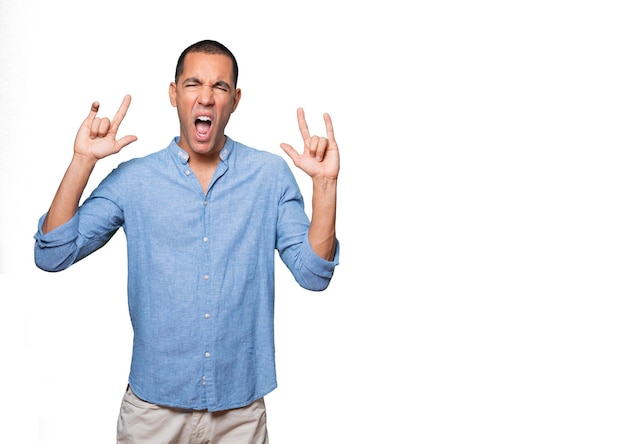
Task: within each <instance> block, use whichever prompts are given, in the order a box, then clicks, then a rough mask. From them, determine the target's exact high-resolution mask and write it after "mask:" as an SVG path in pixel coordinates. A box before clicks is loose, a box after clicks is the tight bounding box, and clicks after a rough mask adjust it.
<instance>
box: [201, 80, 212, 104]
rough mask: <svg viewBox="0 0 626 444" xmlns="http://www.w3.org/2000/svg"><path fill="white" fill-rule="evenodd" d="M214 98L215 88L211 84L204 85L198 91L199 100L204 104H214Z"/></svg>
mask: <svg viewBox="0 0 626 444" xmlns="http://www.w3.org/2000/svg"><path fill="white" fill-rule="evenodd" d="M213 99H214V95H213V88H211V86H210V85H204V86H202V88H200V90H199V92H198V102H200V103H201V104H202V105H211V104H213Z"/></svg>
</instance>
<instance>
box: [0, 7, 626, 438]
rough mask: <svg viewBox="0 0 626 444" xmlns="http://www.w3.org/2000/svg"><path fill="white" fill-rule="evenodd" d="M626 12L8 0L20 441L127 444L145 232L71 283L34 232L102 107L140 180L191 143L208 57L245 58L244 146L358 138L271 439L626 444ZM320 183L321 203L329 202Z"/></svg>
mask: <svg viewBox="0 0 626 444" xmlns="http://www.w3.org/2000/svg"><path fill="white" fill-rule="evenodd" d="M621 4H622V2H620V1H603V0H594V1H555V0H543V1H532V0H531V1H524V2H522V1H519V2H498V1H486V0H479V1H474V2H464V1H459V0H457V1H437V2H434V1H433V2H406V1H399V0H388V1H386V2H369V1H362V2H350V3H348V2H343V3H342V2H340V1H332V2H331V1H325V0H324V1H319V0H318V1H308V2H306V3H303V2H289V1H284V2H280V1H266V2H257V1H249V2H244V1H221V2H213V1H207V0H204V1H193V2H191V1H177V2H132V1H121V0H112V1H108V2H86V1H80V2H79V1H71V0H57V1H54V2H48V1H43V0H19V1H18V0H3V1H1V2H0V112H1V115H0V141H1V142H2V146H1V147H0V205H1V206H0V295H1V297H0V303H1V305H0V338H1V339H0V341H1V343H0V345H1V350H2V366H1V370H0V378H1V379H0V399H1V400H2V402H1V406H2V407H0V409H2V412H1V414H0V436H1V437H0V440H1V441H2V442H7V443H18V444H21V443H35V442H39V443H45V444H57V443H63V444H67V443H86V442H88V443H90V444H99V443H111V442H114V436H115V424H116V419H117V414H118V408H119V402H120V400H121V396H122V392H123V390H124V387H125V384H126V377H127V372H128V365H129V361H130V344H131V339H132V332H131V330H130V325H129V321H128V314H127V309H126V300H125V279H126V270H125V247H124V237H123V234H121V233H120V234H118V235H117V236H116V237H115V238H114V239H113V240H112V241H111V243H110V244H109V245H107V246H106V247H105V248H104V249H102V250H101V251H99V252H98V253H97V254H94V255H93V256H91V257H90V258H88V259H87V260H85V261H83V262H82V263H79V264H77V265H75V266H74V267H72V268H71V269H69V270H67V271H64V272H62V273H56V274H49V273H44V272H42V271H39V270H37V269H36V268H35V266H34V264H33V261H32V248H33V239H32V236H33V234H34V232H35V229H36V223H37V220H38V218H39V216H41V214H43V212H45V211H46V209H47V207H48V205H49V203H50V201H51V199H52V196H53V194H54V192H55V190H56V186H57V185H58V183H59V181H60V179H61V176H62V174H63V172H64V171H65V167H66V166H67V164H68V162H69V159H70V156H71V151H72V144H73V139H74V135H75V133H76V130H77V129H78V126H79V125H80V123H81V121H82V120H83V118H84V117H85V116H86V115H87V113H88V111H89V107H90V105H91V102H92V101H93V100H99V101H100V102H101V104H102V106H101V115H103V116H112V115H113V113H114V112H115V110H117V107H118V106H119V104H120V102H121V100H122V97H123V95H124V94H126V93H130V94H132V96H133V103H132V104H131V108H130V110H129V113H128V115H127V117H126V119H125V120H124V122H123V125H122V127H121V129H120V135H123V134H135V135H137V136H138V137H139V140H138V141H137V142H135V143H134V144H132V145H130V146H129V147H127V148H126V149H125V150H124V151H123V152H121V153H120V154H118V155H117V156H116V157H113V158H109V159H106V160H104V161H102V162H101V164H100V165H99V166H98V167H97V169H96V171H95V172H94V175H93V181H92V182H91V183H90V185H89V189H91V188H93V185H94V184H95V183H97V181H98V180H99V179H100V178H101V177H103V176H104V174H106V173H107V172H108V171H109V170H110V169H111V168H112V167H114V166H115V165H116V164H117V163H119V162H120V161H122V160H124V159H127V158H130V157H135V156H139V155H144V154H147V153H149V152H152V151H155V150H157V149H160V148H162V147H164V146H165V145H166V144H167V143H168V142H169V141H170V139H171V137H173V136H174V135H176V134H177V130H178V124H177V119H176V113H175V109H174V108H172V107H171V106H170V105H169V102H168V97H167V89H168V84H169V82H170V81H171V80H172V79H173V74H174V68H175V63H176V59H177V57H178V55H179V53H180V52H181V51H182V50H183V49H184V48H185V47H186V46H188V45H189V44H191V43H193V42H195V41H197V40H201V39H205V38H211V39H217V40H220V41H221V42H223V43H224V44H226V45H227V46H228V47H229V48H230V49H231V50H232V51H233V52H234V53H235V55H236V56H237V58H238V61H239V64H240V70H241V76H240V84H239V86H240V87H241V88H242V90H243V97H242V101H241V104H240V107H239V109H238V110H237V112H236V113H235V114H234V115H233V117H232V119H231V123H230V126H229V128H228V130H227V133H228V134H229V135H230V136H231V137H233V138H234V139H236V140H239V141H241V142H243V143H247V144H250V145H253V146H256V147H258V148H262V149H266V150H268V151H274V152H276V153H279V154H281V155H284V154H283V153H282V150H281V149H280V147H279V144H280V143H281V142H289V143H292V144H299V142H300V139H299V133H298V130H297V124H296V118H295V112H296V108H297V107H298V106H303V107H304V108H305V111H306V112H307V116H308V120H309V125H310V127H311V130H312V131H313V132H317V133H322V132H323V124H322V117H321V116H322V113H323V112H326V111H328V112H329V113H330V114H331V116H332V118H333V120H334V123H335V130H336V136H337V140H338V143H339V148H340V153H341V160H342V169H341V176H340V181H341V182H340V190H339V192H340V195H339V213H338V221H337V225H338V236H339V239H340V241H341V243H342V256H341V264H340V265H339V267H338V268H337V270H336V274H335V277H334V280H333V282H332V283H331V285H330V287H329V289H328V290H327V291H326V292H324V293H310V292H306V291H304V290H301V289H299V288H298V287H297V286H296V285H295V283H294V282H293V280H292V279H291V277H290V276H288V275H287V274H286V272H285V269H284V267H283V266H282V265H281V264H279V266H278V268H279V272H278V282H277V300H276V330H277V364H278V379H279V388H278V389H277V390H276V391H275V392H273V393H272V394H270V395H268V397H267V398H266V401H267V406H268V421H269V431H270V437H271V440H272V443H273V444H283V443H287V444H293V443H298V444H306V443H316V444H317V443H320V442H323V443H341V444H345V443H357V442H358V443H374V442H377V443H378V442H383V443H428V444H435V443H467V442H480V443H483V444H484V443H498V444H501V443H507V444H509V443H533V444H536V443H550V444H552V443H603V444H609V443H624V442H625V441H626V428H624V415H626V402H625V399H626V378H625V377H624V375H625V374H626V358H625V355H624V342H625V339H626V335H625V334H626V323H625V322H624V312H625V309H626V302H625V301H624V296H625V295H626V293H625V290H626V285H625V280H624V270H625V268H626V236H625V227H626V210H625V207H624V198H625V196H626V175H625V174H624V166H625V161H626V153H625V139H626V137H625V131H624V128H625V126H624V123H625V122H626V82H625V80H624V79H626V62H625V60H626V59H625V54H626V51H625V50H626V27H625V26H624V23H625V21H626V14H625V12H624V10H623V9H622V8H621ZM296 177H297V178H298V180H299V181H300V183H301V187H302V191H303V193H304V194H305V196H307V199H308V196H309V195H310V183H309V182H308V180H307V179H308V178H307V177H304V176H303V173H301V172H300V171H299V170H298V171H297V172H296Z"/></svg>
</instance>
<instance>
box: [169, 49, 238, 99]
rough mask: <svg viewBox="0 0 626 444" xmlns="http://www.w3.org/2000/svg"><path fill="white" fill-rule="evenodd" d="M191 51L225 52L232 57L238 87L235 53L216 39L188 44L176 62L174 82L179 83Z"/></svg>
mask: <svg viewBox="0 0 626 444" xmlns="http://www.w3.org/2000/svg"><path fill="white" fill-rule="evenodd" d="M190 52H203V53H205V54H223V55H225V56H228V57H230V60H232V62H233V79H234V80H235V88H236V87H237V78H238V77H239V66H238V65H237V59H235V55H234V54H233V53H232V52H231V51H230V49H228V48H227V47H226V46H224V45H223V44H221V43H220V42H217V41H215V40H200V41H199V42H196V43H194V44H193V45H190V46H188V47H187V48H186V49H185V50H184V51H183V52H182V53H181V54H180V57H178V63H176V73H175V74H174V82H176V83H178V78H179V77H180V75H181V74H182V73H183V69H184V68H185V56H186V55H187V54H189V53H190Z"/></svg>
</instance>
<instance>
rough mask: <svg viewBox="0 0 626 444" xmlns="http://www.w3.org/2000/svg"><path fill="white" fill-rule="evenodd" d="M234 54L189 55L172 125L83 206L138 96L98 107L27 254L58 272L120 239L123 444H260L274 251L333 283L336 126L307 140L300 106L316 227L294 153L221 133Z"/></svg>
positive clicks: (306, 283)
mask: <svg viewBox="0 0 626 444" xmlns="http://www.w3.org/2000/svg"><path fill="white" fill-rule="evenodd" d="M237 77H238V67H237V62H236V59H235V57H234V56H233V54H232V53H231V52H230V50H228V49H227V48H226V47H225V46H224V45H222V44H221V43H219V42H216V41H212V40H204V41H200V42H197V43H195V44H193V45H191V46H190V47H188V48H187V49H185V50H184V51H183V52H182V54H181V55H180V58H179V60H178V64H177V67H176V75H175V80H174V82H172V83H171V84H170V89H169V95H170V101H171V103H172V105H173V106H175V107H176V108H177V111H178V117H179V121H180V134H179V136H177V137H174V138H173V139H172V141H171V142H170V144H169V146H168V147H167V148H165V149H163V150H160V151H157V152H155V153H152V154H150V155H148V156H145V157H143V158H137V159H132V160H130V161H127V162H123V163H121V164H120V165H119V166H118V167H117V168H116V169H114V170H113V171H112V172H111V173H110V174H109V175H108V176H107V177H106V178H105V179H104V180H103V181H102V182H101V183H100V184H99V185H98V186H97V187H96V189H95V190H94V191H93V192H92V193H91V195H90V196H89V198H88V199H86V200H85V202H84V203H83V204H82V205H80V204H79V201H80V199H81V196H82V194H83V192H84V190H85V187H86V184H87V181H88V179H89V176H90V174H91V172H92V171H93V169H94V167H95V165H96V163H97V161H98V160H99V159H102V158H104V157H106V156H109V155H111V154H114V153H117V152H119V151H120V150H121V149H122V148H124V147H125V146H127V145H128V144H130V143H132V142H134V141H135V140H137V138H136V137H135V136H124V137H120V138H117V131H118V128H119V126H120V124H121V122H122V120H123V119H124V116H125V115H126V112H127V110H128V108H129V105H130V101H131V98H130V96H126V97H125V98H124V100H123V101H122V104H121V106H120V108H119V110H118V111H117V113H116V114H115V116H114V117H113V119H112V120H109V119H107V118H100V117H97V112H98V108H99V104H98V102H94V103H93V105H92V107H91V110H90V112H89V114H88V116H87V118H86V119H85V120H84V122H83V123H82V125H81V127H80V129H79V130H78V133H77V136H76V139H75V142H74V155H73V158H72V161H71V163H70V165H69V167H68V169H67V171H66V173H65V175H64V177H63V179H62V181H61V184H60V185H59V188H58V191H57V193H56V194H55V197H54V199H53V201H52V204H51V206H50V208H49V210H48V212H47V213H46V214H44V215H43V216H42V217H41V219H40V221H39V225H38V231H37V233H36V234H35V262H36V264H37V266H38V267H40V268H42V269H44V270H47V271H59V270H62V269H65V268H67V267H69V266H70V265H72V264H73V263H75V262H77V261H79V260H81V259H83V258H84V257H86V256H87V255H89V254H91V253H92V252H94V251H96V250H98V249H99V248H101V247H102V246H104V245H105V244H106V243H107V242H108V240H110V239H111V237H112V236H113V235H114V234H115V233H116V231H117V230H118V229H119V228H120V227H121V228H123V230H124V232H125V234H126V239H127V248H128V303H129V312H130V316H131V321H132V325H133V331H134V340H133V355H132V362H131V369H130V375H129V380H128V383H129V385H128V387H127V390H126V393H125V394H124V398H123V401H122V405H121V408H120V416H119V421H118V432H117V433H118V442H119V443H131V442H132V443H151V444H154V443H161V442H163V443H165V442H168V443H169V442H172V443H195V442H211V443H237V444H241V443H264V442H267V428H266V422H265V405H264V401H263V397H264V396H265V395H266V394H268V393H269V392H271V391H272V390H274V389H275V388H276V375H275V360H274V326H273V318H274V251H275V250H277V251H278V252H279V254H280V257H281V259H282V261H283V262H284V263H285V265H286V266H287V267H288V268H289V270H290V271H291V272H292V274H293V276H294V278H295V279H296V281H297V282H298V283H299V284H300V285H301V286H302V287H304V288H307V289H310V290H314V291H321V290H324V289H325V288H327V286H328V284H329V282H330V280H331V278H332V276H333V272H334V269H335V266H336V265H337V264H338V257H339V246H338V242H337V240H336V237H335V214H336V213H335V212H336V193H337V176H338V173H339V152H338V148H337V143H336V141H335V137H334V132H333V125H332V122H331V119H330V116H329V115H328V114H325V115H324V120H325V125H326V132H327V137H318V136H311V135H310V134H309V130H308V127H307V123H306V120H305V117H304V112H303V110H302V109H298V112H297V119H298V125H299V128H300V132H301V134H302V138H303V141H304V149H303V151H302V153H301V154H300V153H299V152H298V151H296V150H295V149H294V148H293V147H292V146H290V145H288V144H281V147H282V148H283V150H284V151H285V153H286V154H287V155H288V156H289V157H290V158H291V159H292V161H293V162H294V164H295V165H296V166H297V167H298V168H300V169H302V170H303V171H305V172H306V173H307V174H308V175H309V176H310V177H311V179H312V183H313V194H312V213H311V219H310V221H309V219H308V217H307V216H306V214H305V212H304V204H303V200H302V196H301V194H300V191H299V189H298V185H297V183H296V181H295V178H294V176H293V174H292V172H291V170H290V169H289V167H288V166H287V163H286V162H285V161H284V160H283V159H282V158H281V157H280V156H277V155H275V154H271V153H267V152H263V151H260V150H256V149H253V148H250V147H247V146H245V145H243V144H240V143H238V142H236V141H234V140H232V139H230V138H229V137H227V136H226V135H225V128H226V126H227V124H228V121H229V119H230V116H231V114H232V113H233V112H234V111H235V110H236V108H237V105H238V103H239V101H240V99H241V90H240V89H239V88H237Z"/></svg>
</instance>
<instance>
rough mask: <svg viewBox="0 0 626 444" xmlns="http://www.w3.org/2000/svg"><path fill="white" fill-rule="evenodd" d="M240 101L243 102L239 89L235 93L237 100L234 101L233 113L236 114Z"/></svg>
mask: <svg viewBox="0 0 626 444" xmlns="http://www.w3.org/2000/svg"><path fill="white" fill-rule="evenodd" d="M239 100H241V89H240V88H237V90H236V91H235V98H234V99H233V110H232V111H231V113H234V112H235V110H236V109H237V105H239Z"/></svg>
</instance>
